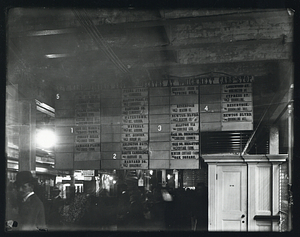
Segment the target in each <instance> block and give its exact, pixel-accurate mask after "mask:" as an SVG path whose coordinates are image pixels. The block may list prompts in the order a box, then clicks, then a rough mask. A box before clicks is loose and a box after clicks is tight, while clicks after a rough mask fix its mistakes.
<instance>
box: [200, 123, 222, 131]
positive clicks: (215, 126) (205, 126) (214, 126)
mask: <svg viewBox="0 0 300 237" xmlns="http://www.w3.org/2000/svg"><path fill="white" fill-rule="evenodd" d="M200 131H201V132H206V131H221V122H215V123H202V122H200Z"/></svg>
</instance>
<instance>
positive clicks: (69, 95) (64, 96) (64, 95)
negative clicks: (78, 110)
mask: <svg viewBox="0 0 300 237" xmlns="http://www.w3.org/2000/svg"><path fill="white" fill-rule="evenodd" d="M58 95H59V99H56V103H61V101H66V100H69V101H73V99H74V91H62V92H59V93H58Z"/></svg>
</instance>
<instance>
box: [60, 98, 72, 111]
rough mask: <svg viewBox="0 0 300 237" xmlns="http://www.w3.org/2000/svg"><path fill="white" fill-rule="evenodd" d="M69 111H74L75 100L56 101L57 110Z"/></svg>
mask: <svg viewBox="0 0 300 237" xmlns="http://www.w3.org/2000/svg"><path fill="white" fill-rule="evenodd" d="M66 108H67V109H69V110H74V109H75V105H74V101H73V100H56V103H55V109H66Z"/></svg>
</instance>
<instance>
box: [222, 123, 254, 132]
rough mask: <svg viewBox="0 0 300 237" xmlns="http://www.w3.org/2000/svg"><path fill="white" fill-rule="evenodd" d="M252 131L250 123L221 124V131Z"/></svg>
mask: <svg viewBox="0 0 300 237" xmlns="http://www.w3.org/2000/svg"><path fill="white" fill-rule="evenodd" d="M234 130H253V123H252V122H236V123H222V131H234Z"/></svg>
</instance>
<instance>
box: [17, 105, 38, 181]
mask: <svg viewBox="0 0 300 237" xmlns="http://www.w3.org/2000/svg"><path fill="white" fill-rule="evenodd" d="M33 103H34V102H33ZM33 103H31V102H30V101H21V102H20V103H19V112H20V113H19V116H20V118H19V119H20V120H19V121H20V130H19V170H20V171H31V172H32V174H33V175H34V176H35V172H36V142H35V133H36V109H35V103H34V104H33Z"/></svg>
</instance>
